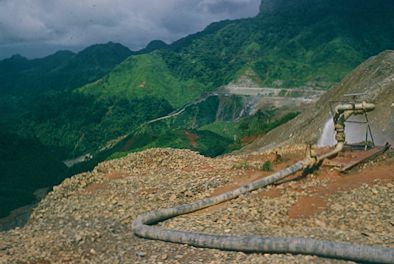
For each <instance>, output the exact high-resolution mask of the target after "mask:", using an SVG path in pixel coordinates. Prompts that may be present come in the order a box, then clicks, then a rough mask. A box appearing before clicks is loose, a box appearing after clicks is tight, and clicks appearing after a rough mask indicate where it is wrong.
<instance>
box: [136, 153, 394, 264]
mask: <svg viewBox="0 0 394 264" xmlns="http://www.w3.org/2000/svg"><path fill="white" fill-rule="evenodd" d="M308 163H309V160H305V161H301V162H297V163H295V164H294V165H292V166H290V167H288V168H286V169H284V170H281V171H279V172H277V173H274V174H272V175H271V176H268V177H266V178H263V179H259V180H257V181H254V182H252V183H249V184H246V185H243V186H241V187H240V188H238V189H235V190H233V191H229V192H226V193H223V194H221V195H218V196H215V197H211V198H206V199H202V200H198V201H195V202H192V203H189V204H183V205H178V206H175V207H172V208H167V209H159V210H155V211H151V212H148V213H146V214H143V215H140V216H138V217H137V218H136V219H135V221H134V222H133V231H134V234H136V235H137V236H140V237H143V238H149V239H155V240H162V241H167V242H173V243H182V244H188V245H191V246H196V247H205V248H216V249H223V250H234V251H244V252H264V253H293V254H309V255H317V256H322V257H330V258H339V259H346V260H353V261H361V262H375V263H394V249H390V248H384V247H374V246H363V245H354V244H350V243H340V242H333V241H324V240H316V239H308V238H297V237H261V236H235V235H230V236H225V235H213V234H206V233H195V232H186V231H176V230H169V229H165V228H161V227H155V226H151V225H154V224H157V223H159V222H161V221H164V220H167V219H169V218H172V217H175V216H179V215H182V214H187V213H191V212H194V211H197V210H200V209H203V208H206V207H209V206H212V205H215V204H218V203H222V202H224V201H228V200H231V199H233V198H236V197H238V196H239V195H241V194H244V193H247V192H251V191H253V190H256V189H258V188H261V187H264V186H267V185H269V184H273V183H275V182H277V181H279V180H281V179H283V178H285V177H287V176H289V175H291V174H293V173H295V172H297V171H300V170H302V169H303V168H304V166H305V164H308Z"/></svg>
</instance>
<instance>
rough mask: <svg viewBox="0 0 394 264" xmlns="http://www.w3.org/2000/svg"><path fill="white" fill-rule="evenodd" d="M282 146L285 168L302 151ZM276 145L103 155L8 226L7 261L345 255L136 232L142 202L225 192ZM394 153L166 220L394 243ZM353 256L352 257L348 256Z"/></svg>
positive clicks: (0, 243) (1, 259) (3, 253)
mask: <svg viewBox="0 0 394 264" xmlns="http://www.w3.org/2000/svg"><path fill="white" fill-rule="evenodd" d="M304 149H305V146H303V145H293V146H291V147H283V148H282V149H280V150H279V151H280V152H281V153H282V160H281V161H278V162H276V163H275V162H274V165H273V170H274V171H276V170H279V169H281V168H283V167H285V166H287V165H289V164H292V163H294V162H295V161H297V160H299V159H302V158H303V155H304V154H303V153H304ZM274 158H275V155H274V154H273V153H260V154H244V155H239V156H226V157H221V158H216V159H211V158H205V157H203V156H200V155H198V154H196V153H194V152H191V151H189V150H174V149H152V150H148V151H144V152H141V153H135V154H130V155H129V156H127V157H125V158H122V159H119V160H114V161H108V162H104V163H101V164H99V165H98V166H97V167H96V168H95V169H94V171H93V172H91V173H83V174H80V175H77V176H75V177H73V178H71V179H67V180H65V181H64V182H63V183H62V184H61V185H59V186H57V187H55V188H54V191H53V192H51V193H50V194H49V195H48V196H47V197H46V198H45V199H44V200H43V201H42V202H41V203H40V204H39V205H38V207H37V208H36V209H35V210H34V213H33V215H32V218H31V219H30V222H29V223H28V225H27V226H25V227H23V228H21V229H17V230H12V231H8V232H5V233H0V263H346V262H344V261H340V260H332V259H323V258H318V257H315V256H301V255H269V254H244V253H238V252H225V251H218V250H211V249H199V248H193V247H188V246H184V245H177V244H171V243H165V242H159V241H150V240H144V239H140V238H137V237H135V236H134V235H133V233H132V230H131V223H132V221H133V220H134V219H135V217H136V216H137V215H138V214H140V213H143V212H146V211H149V210H152V209H156V208H160V207H170V206H173V205H175V204H181V203H184V202H189V201H193V200H196V199H199V198H202V197H207V196H211V195H214V194H219V193H222V192H224V191H227V190H230V189H233V188H235V187H237V186H239V185H240V184H243V183H247V182H250V181H252V180H255V179H257V178H259V177H264V176H266V175H269V174H270V173H272V172H263V171H261V170H260V169H259V168H260V166H261V164H262V163H263V162H264V161H266V160H271V161H273V160H274ZM393 167H394V156H393V153H388V154H386V155H385V156H382V157H380V159H379V160H378V161H375V162H373V163H369V164H367V165H365V166H364V168H363V169H362V170H355V171H353V172H351V173H350V174H348V175H346V176H342V175H339V174H338V173H337V172H335V171H331V170H328V169H327V168H322V169H321V170H320V171H318V172H316V173H315V174H312V175H309V176H307V177H300V175H295V176H294V177H293V181H286V182H284V183H282V184H280V185H277V186H272V187H269V188H268V189H265V190H258V191H255V192H253V193H251V194H248V195H244V196H241V197H239V198H237V199H235V200H233V201H230V202H227V203H224V204H220V205H218V206H215V207H212V208H208V209H205V210H202V211H198V212H195V213H192V214H189V215H185V216H181V217H179V218H175V219H172V220H168V221H166V222H164V223H162V225H165V226H167V227H172V228H176V229H179V230H193V231H202V232H210V233H224V234H230V233H231V234H258V235H275V236H304V237H311V238H319V239H332V240H336V241H348V242H354V243H363V244H374V245H382V246H386V247H392V248H394V235H393V234H394V222H393V219H394V217H393V216H394V207H393V206H392V204H393V203H394V177H393V176H392V169H393ZM348 263H350V262H348Z"/></svg>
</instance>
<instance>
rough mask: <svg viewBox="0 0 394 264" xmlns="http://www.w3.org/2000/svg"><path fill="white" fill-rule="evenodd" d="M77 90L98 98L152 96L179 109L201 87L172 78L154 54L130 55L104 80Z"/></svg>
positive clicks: (155, 53) (198, 92) (171, 74)
mask: <svg viewBox="0 0 394 264" xmlns="http://www.w3.org/2000/svg"><path fill="white" fill-rule="evenodd" d="M79 91H80V92H82V93H86V94H91V95H95V96H97V97H98V98H107V97H112V96H117V97H124V98H128V99H131V98H142V97H144V96H154V97H157V98H160V99H165V100H167V101H168V102H170V103H171V105H172V106H174V107H179V106H182V105H184V104H186V103H187V102H189V101H190V100H192V99H194V98H196V97H198V96H199V95H201V94H202V93H203V92H204V86H203V85H202V84H201V83H199V82H198V81H196V80H194V79H188V80H182V79H180V78H179V77H177V76H175V75H173V73H172V72H171V71H170V70H169V69H168V66H167V64H166V63H165V61H164V59H163V57H162V55H161V54H160V53H159V52H157V51H156V52H152V53H149V54H143V55H137V56H131V57H130V58H128V59H127V60H125V61H124V62H122V63H121V64H120V65H119V66H117V67H116V68H115V69H114V70H113V71H112V72H111V73H109V74H108V75H106V76H105V77H104V78H102V79H100V80H99V81H97V82H94V83H91V84H88V85H86V86H84V87H82V88H81V89H80V90H79Z"/></svg>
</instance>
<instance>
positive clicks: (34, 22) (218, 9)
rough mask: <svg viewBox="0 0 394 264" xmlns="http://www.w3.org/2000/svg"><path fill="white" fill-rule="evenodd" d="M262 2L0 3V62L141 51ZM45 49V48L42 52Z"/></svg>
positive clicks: (111, 0) (50, 0) (26, 0)
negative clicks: (91, 48)
mask: <svg viewBox="0 0 394 264" xmlns="http://www.w3.org/2000/svg"><path fill="white" fill-rule="evenodd" d="M259 4H260V0H68V1H64V0H17V1H16V0H0V58H1V57H5V56H9V55H11V54H12V53H16V52H18V53H22V54H23V55H27V56H42V55H45V54H48V53H50V52H52V51H53V50H56V49H59V48H62V49H64V48H68V49H72V50H78V49H80V48H82V47H86V46H88V45H91V44H93V43H104V42H108V41H115V42H120V43H123V44H125V45H127V46H129V47H130V48H131V49H134V50H135V49H140V48H142V47H144V46H145V45H146V44H147V43H148V42H149V41H150V40H153V39H161V40H164V41H166V42H172V41H174V40H176V39H178V38H180V37H183V36H185V35H187V34H190V33H194V32H196V31H199V30H202V29H203V28H204V27H205V26H207V25H208V24H210V23H212V22H214V21H219V20H223V19H234V18H241V17H249V16H254V15H256V14H257V12H258V6H259ZM40 47H41V48H40Z"/></svg>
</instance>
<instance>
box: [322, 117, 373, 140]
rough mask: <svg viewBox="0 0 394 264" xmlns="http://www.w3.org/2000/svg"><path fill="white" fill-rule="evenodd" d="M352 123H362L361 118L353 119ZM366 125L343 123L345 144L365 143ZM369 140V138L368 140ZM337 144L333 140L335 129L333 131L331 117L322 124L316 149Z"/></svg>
mask: <svg viewBox="0 0 394 264" xmlns="http://www.w3.org/2000/svg"><path fill="white" fill-rule="evenodd" d="M352 121H359V122H362V121H364V120H363V119H362V118H360V117H359V118H357V117H353V118H352ZM366 129H367V125H366V124H365V123H352V122H345V135H346V143H348V144H354V143H360V142H364V141H365V133H366ZM368 139H369V140H370V139H371V138H370V136H369V138H368ZM336 143H337V141H336V140H335V129H334V121H333V119H332V117H331V116H330V118H328V119H327V121H326V123H325V124H324V128H323V133H322V134H321V136H320V138H319V140H318V142H317V146H318V147H330V146H334V145H335V144H336Z"/></svg>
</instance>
